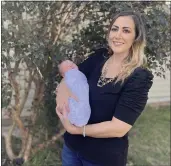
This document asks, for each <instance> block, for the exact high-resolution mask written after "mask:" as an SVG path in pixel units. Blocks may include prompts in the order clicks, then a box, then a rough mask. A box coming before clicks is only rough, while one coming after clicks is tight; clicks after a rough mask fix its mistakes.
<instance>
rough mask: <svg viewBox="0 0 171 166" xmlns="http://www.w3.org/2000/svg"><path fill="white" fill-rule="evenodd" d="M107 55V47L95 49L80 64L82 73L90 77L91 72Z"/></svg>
mask: <svg viewBox="0 0 171 166" xmlns="http://www.w3.org/2000/svg"><path fill="white" fill-rule="evenodd" d="M105 56H107V49H106V48H100V49H98V50H95V51H94V52H93V53H92V54H90V55H89V56H88V57H87V58H86V59H85V60H84V61H83V62H81V63H80V64H79V65H78V68H79V70H80V71H81V72H82V73H84V74H85V76H86V77H87V79H88V78H89V76H90V74H91V72H92V71H93V70H94V69H95V67H96V65H97V64H99V63H100V62H101V61H102V60H104V58H105Z"/></svg>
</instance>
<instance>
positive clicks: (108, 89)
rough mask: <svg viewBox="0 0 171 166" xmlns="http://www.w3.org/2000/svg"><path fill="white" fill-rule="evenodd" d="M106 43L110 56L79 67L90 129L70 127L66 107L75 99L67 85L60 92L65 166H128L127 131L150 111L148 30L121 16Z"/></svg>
mask: <svg viewBox="0 0 171 166" xmlns="http://www.w3.org/2000/svg"><path fill="white" fill-rule="evenodd" d="M107 41H108V44H109V48H110V49H109V50H107V49H105V48H104V49H99V50H97V51H95V53H94V54H93V55H90V57H89V58H88V59H86V60H85V61H84V62H82V63H81V64H80V65H79V69H80V70H81V71H82V72H83V73H84V74H85V75H86V77H87V79H88V83H89V88H90V93H89V97H90V106H91V117H90V120H89V122H88V124H87V125H86V126H84V127H82V128H79V127H76V126H73V125H71V124H70V123H69V121H68V120H67V118H66V114H67V111H66V110H67V109H64V106H66V107H65V108H67V101H68V98H69V97H73V96H74V94H72V93H71V92H70V91H69V89H68V88H67V87H66V85H65V83H64V82H63V81H62V82H61V84H60V85H59V87H58V93H57V98H56V100H57V104H58V105H57V108H56V112H57V114H58V116H59V118H60V120H61V122H62V124H63V126H64V128H65V129H66V131H67V132H66V133H65V134H64V140H65V143H64V147H63V151H62V164H63V166H125V165H126V160H127V152H128V131H129V130H130V129H131V128H132V126H133V124H134V123H135V121H136V120H137V118H138V117H139V115H140V114H141V113H142V111H143V109H144V107H145V105H146V102H147V99H148V91H149V89H150V88H151V86H152V80H153V75H152V74H151V72H150V71H148V70H147V69H146V68H145V67H144V66H145V62H146V57H145V55H144V54H143V51H144V47H145V28H144V25H143V22H142V19H141V17H140V16H139V14H137V13H135V12H131V11H127V12H121V13H119V14H117V15H116V16H115V17H114V18H113V21H112V23H111V25H110V27H109V31H108V34H107ZM74 98H75V99H76V97H75V96H74Z"/></svg>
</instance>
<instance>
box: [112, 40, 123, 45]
mask: <svg viewBox="0 0 171 166" xmlns="http://www.w3.org/2000/svg"><path fill="white" fill-rule="evenodd" d="M113 44H114V45H115V46H121V45H122V44H124V43H122V42H116V41H114V42H113Z"/></svg>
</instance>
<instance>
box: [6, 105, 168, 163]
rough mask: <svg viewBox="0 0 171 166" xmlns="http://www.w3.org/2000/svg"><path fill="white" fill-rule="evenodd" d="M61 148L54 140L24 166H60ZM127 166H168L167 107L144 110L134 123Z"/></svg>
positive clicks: (60, 143) (59, 143)
mask: <svg viewBox="0 0 171 166" xmlns="http://www.w3.org/2000/svg"><path fill="white" fill-rule="evenodd" d="M61 148H62V142H59V141H58V142H57V144H55V145H51V146H49V148H47V149H45V150H43V151H41V152H38V153H37V154H36V155H35V156H33V157H32V159H31V160H30V162H28V163H27V164H24V166H61V158H60V153H61ZM4 166H7V165H4ZM9 166H13V165H9ZM127 166H170V107H169V106H165V107H160V108H158V109H156V108H152V107H147V108H146V109H145V111H144V112H143V113H142V115H141V116H140V118H139V119H138V120H137V121H136V123H135V125H134V127H133V128H132V129H131V131H130V136H129V153H128V163H127Z"/></svg>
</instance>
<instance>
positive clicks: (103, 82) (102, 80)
mask: <svg viewBox="0 0 171 166" xmlns="http://www.w3.org/2000/svg"><path fill="white" fill-rule="evenodd" d="M108 63H109V60H108V61H107V62H106V66H105V68H104V71H102V73H101V75H100V77H99V80H98V82H97V86H98V87H103V86H104V85H106V84H108V83H110V82H112V81H113V80H114V79H115V78H116V76H115V77H114V78H106V73H107V70H108Z"/></svg>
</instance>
